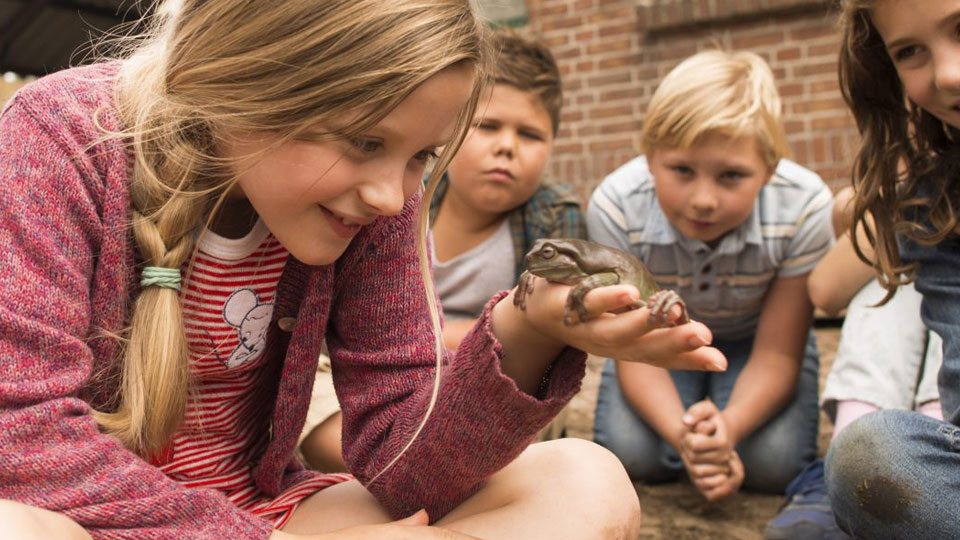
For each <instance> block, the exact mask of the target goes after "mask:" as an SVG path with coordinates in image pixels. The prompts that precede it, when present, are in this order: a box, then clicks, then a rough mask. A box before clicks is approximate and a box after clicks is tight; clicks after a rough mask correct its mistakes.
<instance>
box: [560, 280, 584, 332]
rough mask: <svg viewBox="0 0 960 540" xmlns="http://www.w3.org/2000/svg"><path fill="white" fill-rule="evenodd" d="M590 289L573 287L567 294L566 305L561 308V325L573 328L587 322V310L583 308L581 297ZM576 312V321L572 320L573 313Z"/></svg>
mask: <svg viewBox="0 0 960 540" xmlns="http://www.w3.org/2000/svg"><path fill="white" fill-rule="evenodd" d="M589 290H590V289H584V288H581V287H574V288H573V289H570V293H569V294H567V303H566V304H565V305H564V306H563V324H565V325H566V326H573V325H575V324H577V323H578V322H583V321H585V320H587V308H585V307H583V295H585V294H587V291H589ZM574 311H576V312H577V319H576V320H574V319H573V312H574Z"/></svg>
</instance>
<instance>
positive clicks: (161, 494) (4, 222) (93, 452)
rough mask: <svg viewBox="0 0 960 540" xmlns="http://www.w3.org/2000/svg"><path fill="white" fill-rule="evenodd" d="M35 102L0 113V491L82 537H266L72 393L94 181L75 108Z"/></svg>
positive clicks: (81, 346)
mask: <svg viewBox="0 0 960 540" xmlns="http://www.w3.org/2000/svg"><path fill="white" fill-rule="evenodd" d="M35 109H37V107H33V108H31V109H28V108H27V106H26V105H24V104H23V103H22V101H21V100H19V99H16V98H15V101H14V102H12V103H10V104H8V107H7V108H6V109H5V110H4V112H3V114H2V115H0V164H2V165H0V246H2V249H0V448H2V451H0V499H11V500H15V501H19V502H22V503H25V504H28V505H33V506H37V507H41V508H46V509H49V510H53V511H56V512H61V513H63V514H65V515H66V516H68V517H70V518H71V519H73V520H74V521H76V522H78V523H79V524H80V525H81V526H82V527H84V528H85V529H86V530H87V531H88V532H89V533H90V534H91V535H92V536H93V538H95V539H101V538H110V539H130V540H134V539H170V540H174V539H210V540H214V539H216V540H220V539H223V538H244V539H247V538H250V539H253V538H266V537H267V536H268V535H269V534H270V532H271V530H272V526H271V525H270V524H268V523H267V522H266V521H264V520H261V519H259V518H255V517H254V516H252V515H249V514H245V513H243V512H240V511H239V510H237V509H236V508H235V507H234V506H233V505H231V504H230V503H229V501H227V500H226V498H224V497H222V496H221V495H219V494H218V493H216V492H214V491H211V490H197V489H185V488H183V487H181V486H180V485H179V484H177V483H175V482H173V481H171V480H169V479H168V478H167V477H166V476H165V475H164V474H163V473H162V472H161V471H159V470H158V469H157V468H155V467H153V466H151V465H149V464H148V463H146V462H145V461H144V460H142V459H140V458H139V457H138V456H136V455H135V454H133V453H131V452H129V451H127V450H126V449H125V448H123V447H122V446H121V445H120V444H119V442H118V441H117V440H116V439H115V438H113V437H108V436H106V435H102V434H101V433H100V432H99V430H98V426H97V424H96V422H95V421H94V420H93V418H92V417H91V414H90V412H91V411H90V406H89V405H88V403H87V402H85V401H83V400H82V399H80V398H79V397H78V396H80V395H81V389H82V388H84V387H85V386H86V385H88V384H89V382H90V379H91V377H92V376H94V374H93V373H92V371H93V367H92V366H93V365H94V357H93V352H92V349H91V347H90V342H91V340H94V339H96V338H97V337H98V333H99V332H100V331H101V329H99V328H94V327H92V324H91V323H92V320H93V319H92V316H91V313H92V311H93V310H94V309H95V306H94V305H93V302H92V300H91V292H90V289H91V280H92V276H93V275H94V274H95V273H97V272H102V271H104V269H103V268H101V267H100V266H101V256H102V250H103V248H104V245H103V244H102V240H103V237H104V231H105V229H107V228H108V225H107V224H105V223H104V222H103V221H102V218H103V216H102V215H101V210H102V207H101V203H102V199H103V197H104V196H105V194H104V193H103V184H104V183H103V182H102V181H100V180H99V179H97V178H96V174H95V171H96V166H95V165H93V163H92V160H91V158H90V157H89V156H90V154H91V152H93V150H91V148H92V146H91V145H90V144H89V140H83V141H81V140H79V139H78V138H77V137H76V126H75V125H74V126H72V127H71V126H70V125H68V124H70V118H71V115H76V116H84V115H82V114H81V113H82V111H78V110H72V111H71V110H63V109H61V110H56V109H54V108H53V107H48V108H46V109H44V110H43V111H41V112H39V113H38V112H36V111H35ZM87 112H89V111H87ZM92 139H93V137H91V138H90V140H92ZM0 536H2V533H0Z"/></svg>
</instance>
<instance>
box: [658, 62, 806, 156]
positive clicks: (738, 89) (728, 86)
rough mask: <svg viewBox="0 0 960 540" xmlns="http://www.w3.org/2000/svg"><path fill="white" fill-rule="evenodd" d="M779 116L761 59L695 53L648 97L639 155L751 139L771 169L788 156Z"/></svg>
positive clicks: (775, 96) (770, 76)
mask: <svg viewBox="0 0 960 540" xmlns="http://www.w3.org/2000/svg"><path fill="white" fill-rule="evenodd" d="M782 115H783V106H782V104H781V101H780V94H779V93H778V92H777V85H776V82H775V81H774V78H773V73H772V72H771V71H770V66H768V65H767V63H766V62H764V60H763V58H760V56H758V55H757V54H755V53H752V52H748V51H740V52H727V51H722V50H718V49H710V50H706V51H701V52H699V53H697V54H694V55H693V56H690V57H689V58H687V59H686V60H684V61H683V62H681V63H680V64H679V65H678V66H677V67H675V68H673V69H672V70H671V71H670V73H668V74H667V76H666V77H664V79H663V81H662V82H661V83H660V85H659V86H658V87H657V89H656V91H655V92H654V93H653V96H652V97H651V98H650V104H649V106H648V107H647V113H646V116H645V117H644V119H643V132H642V134H641V139H642V141H643V142H642V144H643V149H642V150H643V152H644V153H646V154H649V153H650V152H651V151H652V150H653V149H654V148H655V147H657V146H659V145H663V146H669V147H674V148H690V147H691V146H692V145H693V144H694V143H695V142H697V140H698V139H699V138H700V137H702V136H703V135H705V134H707V133H721V134H723V135H727V136H730V137H754V138H755V139H756V140H757V146H758V147H759V149H760V154H761V156H763V160H764V163H766V165H767V166H769V167H771V168H772V167H775V166H776V165H777V163H778V162H779V161H780V158H782V157H785V156H786V155H787V154H788V152H789V148H788V145H787V136H786V132H785V130H784V127H783V122H782V120H781V119H782Z"/></svg>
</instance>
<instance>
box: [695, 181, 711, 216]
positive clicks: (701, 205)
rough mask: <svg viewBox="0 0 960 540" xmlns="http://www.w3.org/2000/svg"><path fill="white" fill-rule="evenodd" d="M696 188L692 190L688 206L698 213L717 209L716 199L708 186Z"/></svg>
mask: <svg viewBox="0 0 960 540" xmlns="http://www.w3.org/2000/svg"><path fill="white" fill-rule="evenodd" d="M700 184H701V185H699V186H697V187H695V188H694V190H693V196H692V197H691V198H690V204H691V205H692V206H693V208H694V209H695V210H696V211H698V212H707V211H711V210H713V209H714V208H716V207H717V197H716V194H715V193H714V192H713V189H712V188H711V187H710V186H707V185H702V184H704V183H703V182H701V183H700Z"/></svg>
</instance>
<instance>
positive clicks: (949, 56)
mask: <svg viewBox="0 0 960 540" xmlns="http://www.w3.org/2000/svg"><path fill="white" fill-rule="evenodd" d="M842 23H843V30H844V37H843V45H842V48H841V53H840V82H841V89H842V91H843V93H844V98H845V99H846V101H847V104H848V105H849V106H850V108H851V110H852V111H853V114H854V117H855V119H856V121H857V125H858V127H859V129H860V132H861V135H862V136H863V142H862V147H861V149H860V151H859V154H858V155H857V158H856V161H855V163H854V170H853V180H854V188H855V192H856V195H855V199H854V214H855V219H856V223H855V226H857V227H858V228H859V229H860V231H861V234H863V235H864V236H865V237H866V241H867V242H868V244H869V245H861V244H862V241H859V242H857V247H858V249H859V250H860V252H861V254H862V253H866V252H869V250H871V249H872V250H873V252H874V253H875V254H876V255H875V260H874V263H873V264H874V266H875V268H876V270H877V273H878V275H879V277H880V281H881V283H882V284H884V285H885V286H886V288H887V289H888V292H889V294H888V297H889V295H892V294H894V292H895V290H896V287H897V286H898V285H900V284H903V283H907V282H910V281H913V282H914V283H915V287H916V290H917V291H919V292H920V293H921V295H922V296H923V300H922V303H921V316H922V318H923V322H924V324H926V326H927V327H928V328H930V329H931V330H932V331H933V332H935V333H937V334H938V335H939V336H940V337H941V338H942V339H943V364H942V367H941V370H940V374H939V378H938V382H939V390H940V398H941V404H942V407H943V418H944V421H940V420H937V419H934V418H931V417H929V416H925V415H923V414H919V413H917V412H911V411H897V410H883V411H878V412H875V413H872V414H869V415H866V416H864V417H862V418H860V419H859V420H857V421H855V422H853V423H852V424H850V425H849V426H848V427H847V428H846V429H844V430H843V432H842V433H841V434H840V435H839V436H837V438H836V439H835V440H834V441H833V442H832V443H831V449H830V452H829V454H828V456H827V465H826V480H827V488H828V491H829V493H830V497H831V499H832V501H833V509H834V513H835V515H836V517H837V523H838V524H839V525H840V527H841V528H843V529H844V530H846V531H848V532H850V533H851V534H853V535H854V536H856V537H857V538H871V539H882V538H907V537H909V538H915V539H926V538H931V539H932V538H958V537H960V521H958V519H957V512H956V510H955V508H954V507H953V505H951V504H949V501H954V500H956V497H957V496H958V495H960V454H958V453H957V449H958V441H960V427H958V424H960V325H958V323H957V321H958V320H960V277H958V276H960V242H958V234H957V233H958V232H960V229H958V221H957V210H958V208H960V183H958V176H957V174H958V170H960V144H958V141H960V0H910V1H907V0H847V1H845V2H844V4H843V13H842ZM901 164H902V165H903V167H902V168H900V167H899V165H901ZM871 216H872V218H873V220H874V221H875V224H876V227H875V233H874V232H872V231H873V229H871V228H870V227H869V226H868V224H869V221H868V219H869V217H871ZM853 238H854V239H855V240H856V238H857V236H856V235H853ZM864 259H865V260H867V259H866V258H864ZM890 330H891V331H893V332H895V331H896V329H895V328H891V329H890Z"/></svg>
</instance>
